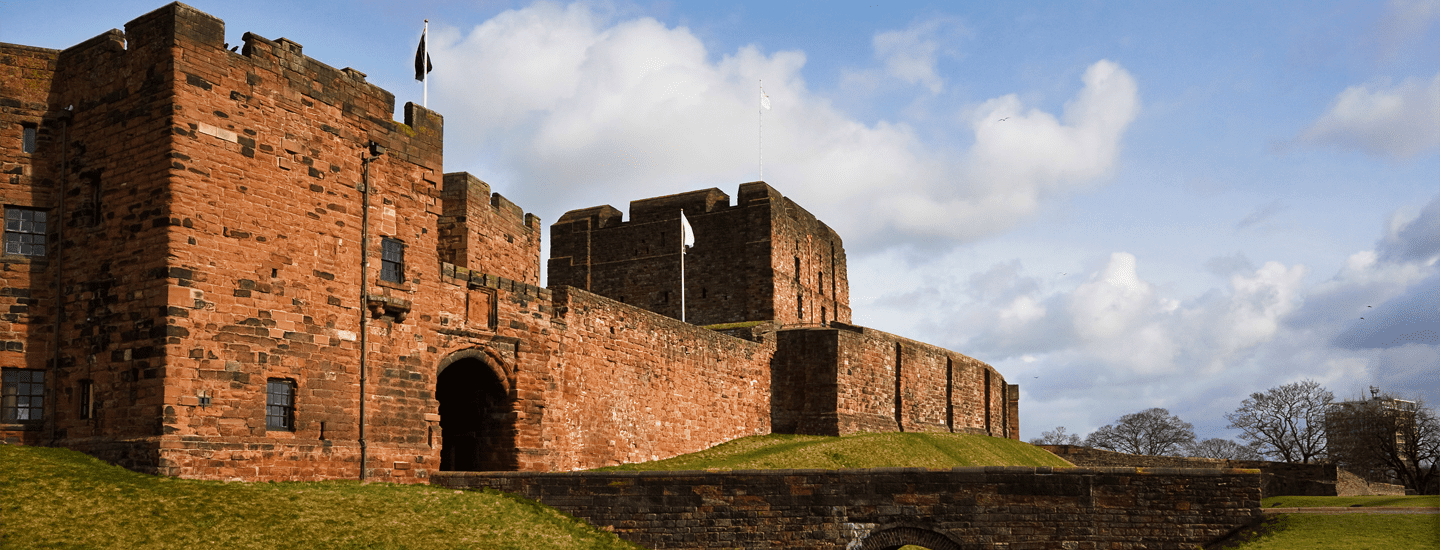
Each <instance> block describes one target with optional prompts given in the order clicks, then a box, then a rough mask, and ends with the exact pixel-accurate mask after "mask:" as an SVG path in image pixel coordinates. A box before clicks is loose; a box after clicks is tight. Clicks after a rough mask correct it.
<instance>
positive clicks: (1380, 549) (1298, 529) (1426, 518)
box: [1212, 495, 1440, 550]
mask: <svg viewBox="0 0 1440 550" xmlns="http://www.w3.org/2000/svg"><path fill="white" fill-rule="evenodd" d="M1260 505H1261V507H1263V508H1333V507H1440V496H1433V495H1432V496H1405V497H1396V496H1373V497H1302V496H1280V497H1270V498H1266V499H1264V500H1262V501H1261V504H1260ZM1212 548H1213V550H1220V549H1224V550H1281V549H1290V548H1306V549H1315V550H1361V549H1364V550H1372V549H1374V550H1413V549H1422V548H1440V515H1434V514H1424V515H1410V514H1405V515H1400V514H1346V515H1321V514H1280V515H1275V516H1267V517H1266V518H1265V521H1264V523H1263V524H1261V525H1260V526H1259V527H1257V528H1254V529H1247V530H1246V531H1245V532H1243V533H1241V534H1240V535H1239V536H1237V537H1236V538H1235V539H1233V540H1231V541H1227V543H1226V544H1224V545H1220V546H1214V547H1212Z"/></svg>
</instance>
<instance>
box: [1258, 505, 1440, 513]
mask: <svg viewBox="0 0 1440 550" xmlns="http://www.w3.org/2000/svg"><path fill="white" fill-rule="evenodd" d="M1264 513H1265V514H1266V515H1270V514H1440V508H1436V507H1433V506H1431V507H1418V506H1417V507H1401V506H1385V507H1382V506H1370V507H1360V506H1357V507H1345V508H1340V507H1331V508H1265V509H1264Z"/></svg>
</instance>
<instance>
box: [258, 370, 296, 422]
mask: <svg viewBox="0 0 1440 550" xmlns="http://www.w3.org/2000/svg"><path fill="white" fill-rule="evenodd" d="M266 382H267V383H266V384H265V428H266V429H269V430H286V431H292V432H293V431H295V382H294V381H292V380H282V379H278V378H271V379H269V380H267V381H266Z"/></svg>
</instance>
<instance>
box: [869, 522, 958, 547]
mask: <svg viewBox="0 0 1440 550" xmlns="http://www.w3.org/2000/svg"><path fill="white" fill-rule="evenodd" d="M859 542H860V546H859V548H860V550H899V549H900V548H902V547H904V546H906V545H910V544H913V545H915V546H920V547H923V548H928V549H930V550H960V545H959V544H958V543H956V542H955V541H954V540H951V539H950V537H947V536H945V535H942V534H940V533H938V532H936V531H932V530H930V529H922V528H919V527H888V528H881V529H877V530H875V531H873V532H871V533H870V534H869V535H867V536H866V537H865V538H863V539H860V541H859Z"/></svg>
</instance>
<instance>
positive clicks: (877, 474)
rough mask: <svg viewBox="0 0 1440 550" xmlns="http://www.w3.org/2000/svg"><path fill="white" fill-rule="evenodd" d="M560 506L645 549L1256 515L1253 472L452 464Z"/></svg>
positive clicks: (1179, 539) (1011, 532)
mask: <svg viewBox="0 0 1440 550" xmlns="http://www.w3.org/2000/svg"><path fill="white" fill-rule="evenodd" d="M431 483H432V484H436V485H440V486H443V487H449V488H455V489H478V488H481V487H490V488H494V489H498V490H502V491H506V492H511V493H516V494H520V495H523V496H525V497H527V498H531V499H535V500H538V501H540V502H542V503H545V504H547V505H550V506H553V507H555V508H558V509H560V510H562V511H564V512H566V513H569V514H572V515H574V516H576V517H578V518H581V519H584V520H585V521H588V522H590V523H591V524H593V525H595V526H597V527H602V528H613V529H614V531H615V532H616V534H618V535H620V536H621V537H622V538H625V539H626V540H629V541H632V542H635V543H636V544H640V545H642V546H645V547H646V548H736V547H739V548H816V549H822V548H823V549H831V548H833V549H840V548H896V547H899V546H900V545H903V544H923V545H925V547H927V548H934V549H937V550H945V549H958V548H981V547H983V548H992V547H994V548H1000V547H1008V548H1037V549H1038V548H1055V549H1062V548H1107V549H1117V550H1123V549H1139V548H1148V549H1156V548H1173V549H1185V550H1189V549H1192V548H1195V547H1196V546H1198V545H1201V544H1204V543H1207V542H1211V541H1214V540H1216V539H1218V538H1220V537H1222V536H1225V535H1226V534H1228V533H1229V532H1231V531H1233V530H1235V529H1238V528H1240V527H1242V526H1244V525H1246V524H1248V523H1250V522H1252V521H1255V520H1258V519H1259V517H1260V508H1259V507H1260V480H1259V476H1258V475H1256V472H1255V471H1254V470H1219V469H1211V470H1177V469H1136V468H1053V469H1052V468H1028V467H991V468H956V469H953V470H924V469H919V468H893V469H872V470H771V471H740V472H724V473H719V472H716V473H706V472H576V473H568V474H532V473H453V474H451V473H447V474H443V475H441V476H440V477H436V478H432V480H431Z"/></svg>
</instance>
